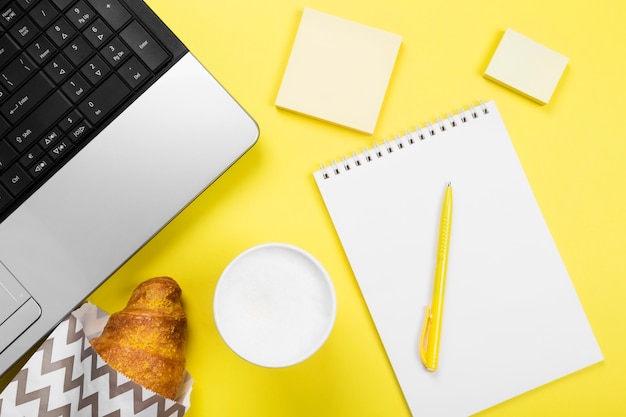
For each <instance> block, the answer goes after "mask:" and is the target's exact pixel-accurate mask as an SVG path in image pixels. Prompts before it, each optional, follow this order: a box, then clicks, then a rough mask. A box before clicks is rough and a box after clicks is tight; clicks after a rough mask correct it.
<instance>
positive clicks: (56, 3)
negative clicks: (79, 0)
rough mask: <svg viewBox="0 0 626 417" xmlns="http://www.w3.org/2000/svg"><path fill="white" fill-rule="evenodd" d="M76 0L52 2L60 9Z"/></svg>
mask: <svg viewBox="0 0 626 417" xmlns="http://www.w3.org/2000/svg"><path fill="white" fill-rule="evenodd" d="M73 1H74V0H52V2H53V3H54V4H55V5H56V6H57V7H58V8H59V9H60V10H64V9H65V8H66V7H67V6H69V5H70V4H72V2H73Z"/></svg>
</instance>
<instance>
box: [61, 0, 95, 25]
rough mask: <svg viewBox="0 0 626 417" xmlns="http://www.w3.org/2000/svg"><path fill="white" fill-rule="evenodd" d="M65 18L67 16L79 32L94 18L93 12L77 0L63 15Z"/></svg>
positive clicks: (80, 0) (81, 1)
mask: <svg viewBox="0 0 626 417" xmlns="http://www.w3.org/2000/svg"><path fill="white" fill-rule="evenodd" d="M65 16H67V18H68V19H69V20H70V22H72V23H73V24H74V26H76V29H78V30H81V29H82V28H83V27H84V26H85V25H87V24H89V23H90V22H91V21H92V20H93V19H94V18H95V14H94V12H93V10H91V9H90V8H89V6H87V4H85V2H84V1H83V0H79V1H78V2H77V3H76V4H74V5H73V6H72V7H70V9H69V10H68V11H67V13H65Z"/></svg>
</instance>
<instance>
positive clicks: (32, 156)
mask: <svg viewBox="0 0 626 417" xmlns="http://www.w3.org/2000/svg"><path fill="white" fill-rule="evenodd" d="M41 155H43V149H41V148H40V147H39V146H37V145H35V146H33V147H32V148H30V150H29V151H28V152H27V153H26V154H25V155H23V156H22V157H21V158H20V164H21V165H22V166H23V167H24V168H28V167H29V166H31V165H32V164H33V162H35V161H37V160H38V159H39V158H41Z"/></svg>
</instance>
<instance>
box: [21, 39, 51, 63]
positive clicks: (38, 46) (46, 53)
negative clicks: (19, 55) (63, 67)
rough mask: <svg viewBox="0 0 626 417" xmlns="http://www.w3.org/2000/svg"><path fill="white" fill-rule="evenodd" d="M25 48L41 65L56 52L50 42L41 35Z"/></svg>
mask: <svg viewBox="0 0 626 417" xmlns="http://www.w3.org/2000/svg"><path fill="white" fill-rule="evenodd" d="M26 50H27V51H28V53H29V54H30V56H31V57H32V58H33V60H34V61H35V62H36V63H37V64H38V65H42V64H43V63H44V62H46V61H47V60H48V59H49V58H51V57H52V55H54V53H55V52H56V48H55V47H54V45H52V42H50V41H49V40H48V38H46V37H45V36H43V35H41V36H40V37H39V38H37V40H36V41H35V42H33V43H32V44H31V45H30V46H29V47H28V48H26Z"/></svg>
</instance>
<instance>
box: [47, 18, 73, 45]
mask: <svg viewBox="0 0 626 417" xmlns="http://www.w3.org/2000/svg"><path fill="white" fill-rule="evenodd" d="M46 33H47V34H48V36H49V37H50V39H52V42H54V43H55V44H56V46H58V47H62V46H63V45H65V44H66V43H67V42H69V41H70V40H71V39H72V37H73V36H74V34H76V30H75V29H74V28H73V27H72V25H71V24H70V23H69V22H68V21H67V20H66V19H65V18H60V19H58V20H57V21H56V22H54V24H53V25H52V26H50V27H49V28H48V30H47V31H46Z"/></svg>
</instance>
